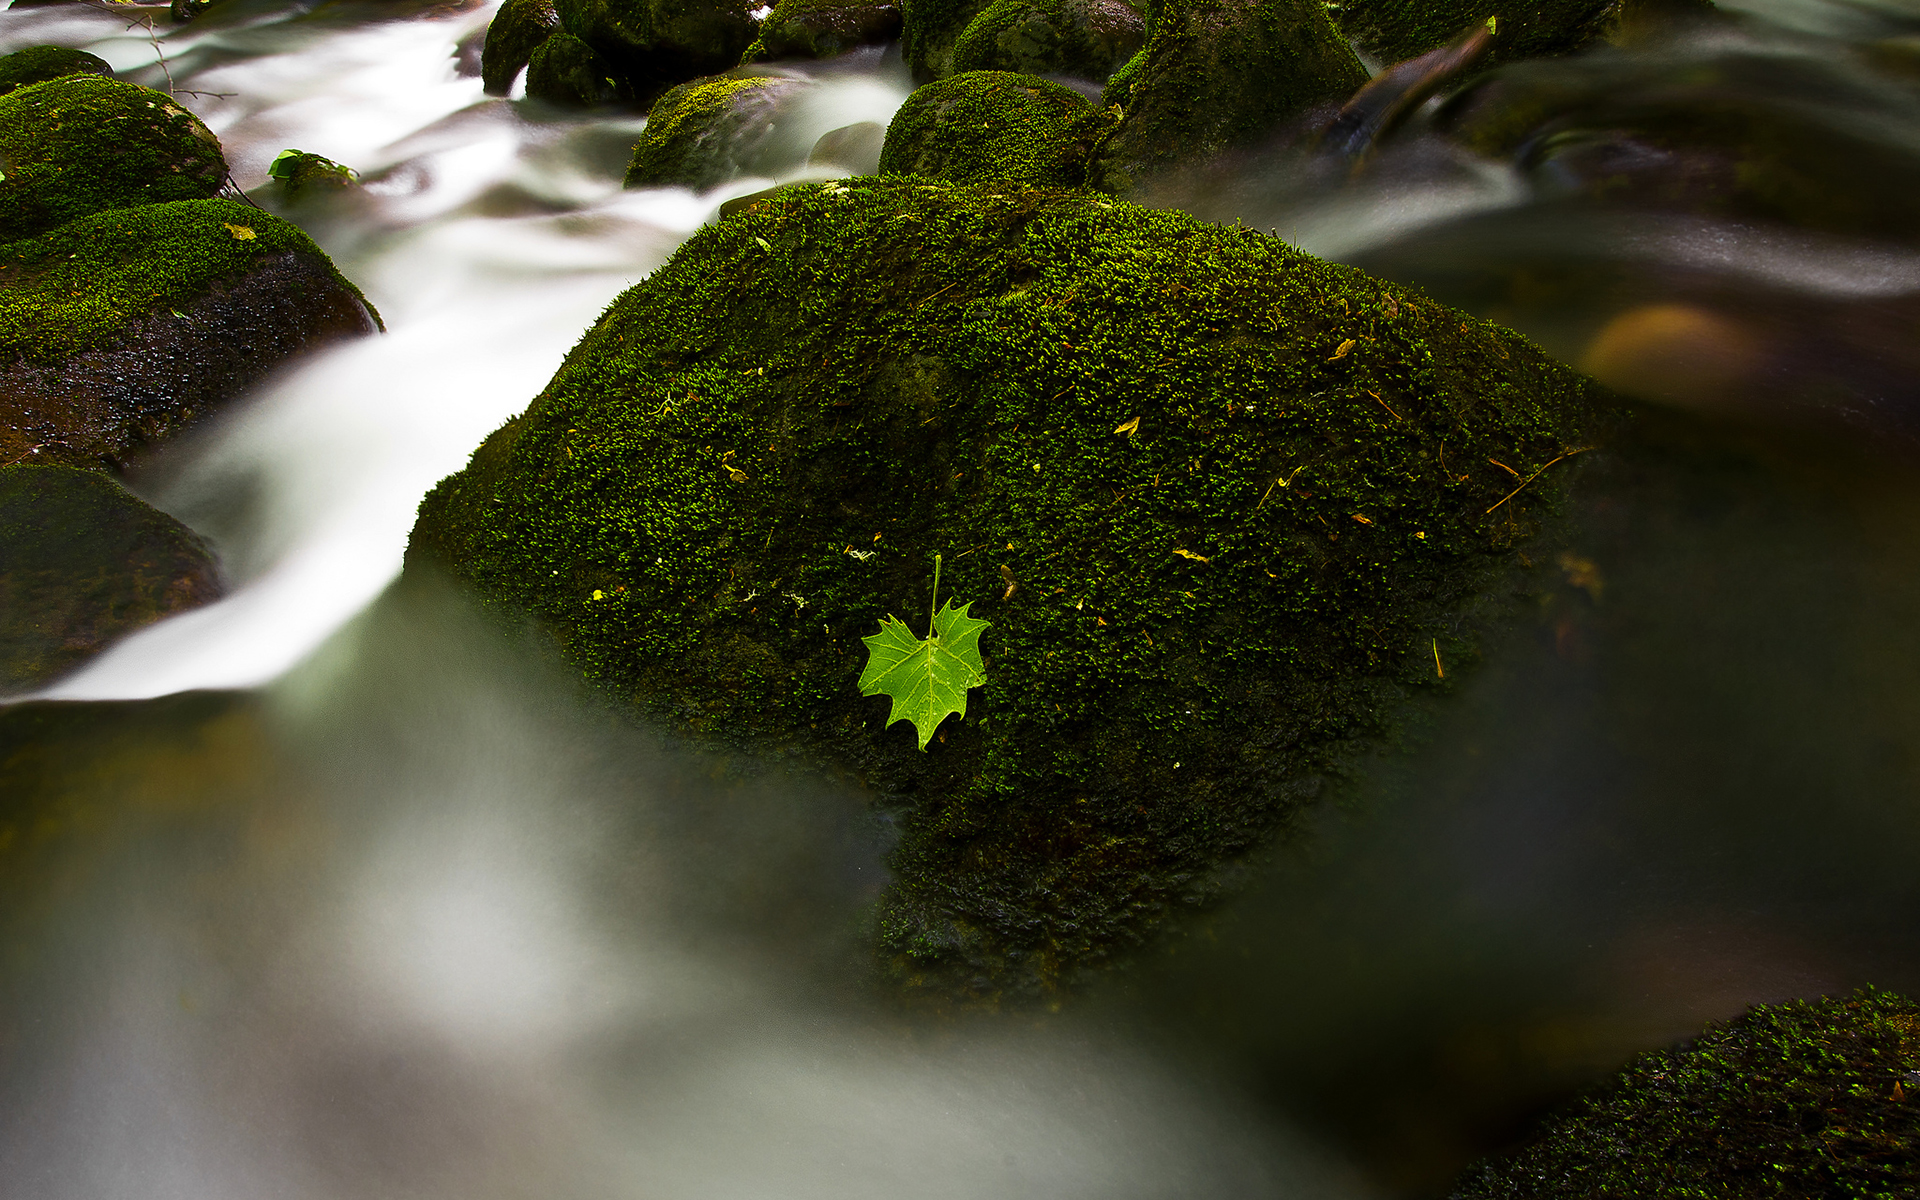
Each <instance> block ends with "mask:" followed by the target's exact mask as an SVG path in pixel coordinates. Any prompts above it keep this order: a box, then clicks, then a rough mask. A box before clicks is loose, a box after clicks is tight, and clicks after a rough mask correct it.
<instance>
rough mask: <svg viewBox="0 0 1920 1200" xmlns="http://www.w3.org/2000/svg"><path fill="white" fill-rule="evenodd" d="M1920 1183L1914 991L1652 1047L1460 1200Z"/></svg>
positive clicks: (1905, 1195) (1885, 1196) (1732, 1194)
mask: <svg viewBox="0 0 1920 1200" xmlns="http://www.w3.org/2000/svg"><path fill="white" fill-rule="evenodd" d="M1915 1195H1920V1005H1916V1004H1914V1003H1913V1002H1912V1001H1910V1000H1907V999H1904V998H1902V997H1900V996H1896V995H1893V994H1891V993H1888V992H1877V991H1874V990H1872V989H1866V990H1863V991H1859V992H1856V993H1854V994H1853V995H1852V996H1849V997H1847V998H1845V999H1828V1000H1819V1001H1814V1002H1811V1003H1802V1002H1795V1003H1789V1004H1781V1005H1775V1006H1770V1007H1764V1008H1755V1009H1753V1010H1751V1011H1749V1012H1748V1013H1747V1014H1746V1015H1745V1016H1742V1017H1740V1018H1738V1019H1737V1020H1733V1021H1729V1022H1727V1023H1726V1024H1724V1025H1718V1026H1713V1027H1711V1028H1709V1029H1708V1030H1707V1032H1706V1033H1704V1034H1702V1035H1701V1036H1700V1037H1698V1038H1696V1039H1694V1040H1693V1041H1692V1042H1689V1043H1687V1044H1685V1045H1683V1046H1680V1047H1677V1048H1675V1049H1672V1050H1664V1051H1660V1052H1657V1053H1653V1054H1647V1055H1643V1056H1641V1057H1640V1058H1638V1059H1636V1060H1635V1061H1634V1062H1633V1063H1632V1064H1631V1065H1629V1066H1628V1067H1627V1069H1626V1070H1624V1071H1622V1072H1621V1073H1620V1075H1619V1076H1618V1077H1616V1078H1615V1079H1614V1080H1612V1081H1611V1082H1609V1083H1608V1084H1606V1085H1605V1086H1604V1087H1601V1088H1599V1089H1598V1090H1596V1091H1594V1092H1593V1093H1591V1094H1589V1095H1587V1096H1586V1097H1584V1098H1582V1099H1581V1100H1580V1101H1579V1102H1578V1103H1576V1104H1575V1105H1574V1106H1573V1107H1572V1108H1571V1109H1570V1110H1569V1111H1567V1112H1565V1113H1563V1114H1562V1115H1560V1116H1558V1117H1556V1118H1553V1119H1552V1120H1550V1121H1549V1122H1548V1123H1547V1124H1546V1127H1545V1128H1544V1130H1543V1131H1542V1132H1541V1134H1540V1136H1539V1138H1538V1139H1537V1140H1536V1141H1535V1142H1534V1143H1533V1144H1532V1145H1530V1146H1528V1147H1527V1148H1526V1149H1524V1150H1522V1151H1520V1152H1519V1153H1517V1154H1515V1155H1513V1156H1511V1157H1508V1158H1505V1159H1502V1160H1499V1161H1496V1162H1492V1163H1489V1164H1486V1165H1484V1166H1481V1167H1478V1168H1476V1169H1475V1170H1474V1171H1472V1172H1471V1173H1470V1174H1469V1175H1468V1176H1467V1178H1466V1180H1465V1181H1464V1182H1463V1184H1462V1185H1461V1186H1460V1188H1459V1189H1458V1190H1457V1191H1456V1192H1454V1198H1455V1200H1522V1198H1525V1200H1546V1198H1551V1197H1569V1198H1571V1197H1615V1196H1618V1197H1638V1196H1659V1197H1663V1198H1666V1197H1671V1198H1672V1200H1748V1198H1750V1197H1751V1198H1756V1200H1757V1198H1759V1197H1781V1198H1786V1197H1794V1198H1796V1200H1797V1198H1799V1197H1810V1196H1836V1197H1840V1196H1844V1197H1847V1198H1848V1200H1909V1198H1910V1197H1913V1196H1915Z"/></svg>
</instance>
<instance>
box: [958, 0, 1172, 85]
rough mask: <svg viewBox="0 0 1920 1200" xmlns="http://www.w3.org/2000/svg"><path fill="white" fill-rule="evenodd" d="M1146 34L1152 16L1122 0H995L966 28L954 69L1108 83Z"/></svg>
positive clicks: (961, 37) (962, 32)
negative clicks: (1121, 0) (1147, 22)
mask: <svg viewBox="0 0 1920 1200" xmlns="http://www.w3.org/2000/svg"><path fill="white" fill-rule="evenodd" d="M1146 38H1147V26H1146V22H1145V21H1144V20H1142V19H1141V17H1140V14H1139V13H1136V12H1134V11H1133V9H1132V8H1130V7H1128V6H1127V5H1125V4H1123V3H1121V2H1120V0H994V3H992V4H990V5H988V6H987V7H986V9H984V10H983V11H982V12H981V13H980V15H979V16H977V17H975V18H974V19H973V20H972V21H971V22H969V23H968V24H967V27H966V29H964V30H963V31H961V34H960V38H959V40H958V41H957V42H956V43H955V44H954V47H953V70H954V73H955V74H959V73H960V72H963V71H1016V72H1019V73H1021V74H1026V75H1066V76H1070V77H1072V78H1075V79H1084V80H1087V81H1089V82H1092V83H1105V82H1106V81H1107V77H1108V76H1110V75H1112V74H1113V73H1114V72H1115V71H1116V70H1118V69H1119V68H1120V66H1121V64H1122V63H1124V62H1126V61H1127V60H1128V59H1129V58H1132V57H1133V56H1134V54H1136V53H1137V52H1139V50H1140V48H1141V46H1142V45H1144V44H1145V42H1146Z"/></svg>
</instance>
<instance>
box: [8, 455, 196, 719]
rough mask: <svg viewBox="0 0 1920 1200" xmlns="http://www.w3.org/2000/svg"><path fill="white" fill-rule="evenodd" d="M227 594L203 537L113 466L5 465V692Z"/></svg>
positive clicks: (58, 672) (61, 670)
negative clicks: (104, 469) (108, 469)
mask: <svg viewBox="0 0 1920 1200" xmlns="http://www.w3.org/2000/svg"><path fill="white" fill-rule="evenodd" d="M220 593H221V586H220V572H219V566H218V564H217V563H216V562H215V561H214V557H213V554H212V552H211V551H209V550H208V549H207V546H206V544H205V543H204V542H202V541H201V540H200V538H199V537H198V536H196V535H195V534H194V533H193V531H192V530H190V529H188V528H187V527H186V526H184V525H182V524H180V522H178V521H176V520H174V519H173V518H172V517H170V516H168V515H166V514H165V513H163V512H160V511H158V510H156V509H154V508H152V507H150V506H149V505H148V504H146V503H145V502H144V501H142V500H141V499H140V498H139V497H137V496H134V495H132V494H131V493H129V492H128V491H127V490H126V489H125V488H123V487H121V486H120V485H119V483H117V482H116V481H114V480H113V479H112V478H111V477H110V476H107V475H105V474H103V473H101V472H98V471H81V470H74V469H72V468H69V467H43V466H11V467H4V468H0V695H6V694H8V693H17V692H23V691H27V690H29V689H31V688H33V687H36V686H38V685H41V684H45V683H48V682H50V681H51V680H53V679H54V678H55V677H56V676H59V675H61V674H63V673H65V672H67V671H69V670H71V669H73V668H74V667H75V666H78V665H79V664H80V663H82V662H84V661H86V660H87V659H88V658H90V657H92V656H93V655H94V654H97V653H98V652H99V651H100V650H101V649H103V648H104V647H105V646H106V645H107V644H108V643H109V642H111V641H113V640H114V639H116V638H119V637H121V636H123V635H125V634H128V633H131V632H132V631H134V630H136V629H138V628H140V627H141V626H143V625H148V624H151V623H152V622H154V621H157V620H159V619H160V618H162V617H166V616H171V615H173V614H174V613H178V612H184V611H186V610H187V609H190V608H194V607H197V606H199V605H202V604H206V603H207V602H209V601H211V600H215V599H218V598H219V596H220Z"/></svg>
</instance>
